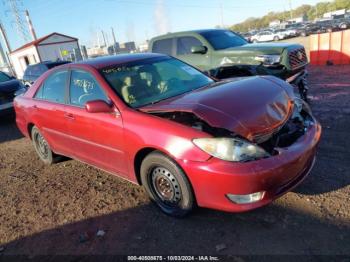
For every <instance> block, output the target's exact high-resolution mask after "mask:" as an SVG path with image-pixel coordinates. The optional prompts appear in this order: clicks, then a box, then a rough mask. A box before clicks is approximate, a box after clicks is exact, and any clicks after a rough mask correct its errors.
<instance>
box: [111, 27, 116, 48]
mask: <svg viewBox="0 0 350 262" xmlns="http://www.w3.org/2000/svg"><path fill="white" fill-rule="evenodd" d="M111 31H112V37H113V51H114V54H117V50H116V45H117V41H116V40H115V34H114V29H113V27H111Z"/></svg>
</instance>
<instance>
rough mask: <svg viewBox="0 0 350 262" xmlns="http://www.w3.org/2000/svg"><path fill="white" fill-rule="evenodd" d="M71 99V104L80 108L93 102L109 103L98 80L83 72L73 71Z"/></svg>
mask: <svg viewBox="0 0 350 262" xmlns="http://www.w3.org/2000/svg"><path fill="white" fill-rule="evenodd" d="M69 97H70V104H72V105H75V106H80V107H84V106H85V104H86V103H87V102H89V101H93V100H103V101H106V102H108V101H109V100H108V98H107V96H106V94H105V93H104V91H103V90H102V88H101V87H100V85H99V84H98V82H97V80H96V79H95V78H94V77H93V76H92V75H91V74H90V73H88V72H86V71H82V70H72V75H71V80H70V87H69Z"/></svg>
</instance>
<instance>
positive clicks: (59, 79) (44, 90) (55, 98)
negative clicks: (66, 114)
mask: <svg viewBox="0 0 350 262" xmlns="http://www.w3.org/2000/svg"><path fill="white" fill-rule="evenodd" d="M67 77H68V72H67V71H58V72H55V73H53V74H51V75H50V76H49V77H48V78H47V79H46V80H45V81H44V83H43V85H42V86H41V87H40V88H39V90H38V92H37V93H36V95H35V97H36V98H39V99H43V100H46V101H50V102H55V103H61V104H63V103H64V100H65V87H66V83H67Z"/></svg>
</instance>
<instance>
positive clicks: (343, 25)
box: [339, 24, 348, 29]
mask: <svg viewBox="0 0 350 262" xmlns="http://www.w3.org/2000/svg"><path fill="white" fill-rule="evenodd" d="M339 28H341V29H347V28H348V25H347V24H340V25H339Z"/></svg>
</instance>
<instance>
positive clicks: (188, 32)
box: [151, 28, 229, 41]
mask: <svg viewBox="0 0 350 262" xmlns="http://www.w3.org/2000/svg"><path fill="white" fill-rule="evenodd" d="M228 30H229V29H224V28H215V29H197V30H188V31H180V32H174V33H167V34H164V35H159V36H156V37H153V38H152V39H151V41H154V40H157V39H162V38H169V37H174V36H177V35H185V34H202V33H208V32H214V31H228Z"/></svg>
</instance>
